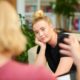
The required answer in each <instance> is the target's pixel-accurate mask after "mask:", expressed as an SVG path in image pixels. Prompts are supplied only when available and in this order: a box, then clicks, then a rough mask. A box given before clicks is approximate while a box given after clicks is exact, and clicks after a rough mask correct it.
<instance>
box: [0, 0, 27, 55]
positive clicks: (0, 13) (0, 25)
mask: <svg viewBox="0 0 80 80" xmlns="http://www.w3.org/2000/svg"><path fill="white" fill-rule="evenodd" d="M25 45H26V38H25V36H24V35H23V33H22V31H21V28H20V20H19V16H18V14H17V12H16V10H15V9H14V8H13V6H12V5H10V4H9V3H8V2H7V1H5V0H3V1H2V0H1V1H0V52H4V51H12V52H13V53H15V54H16V53H17V54H19V53H21V52H22V51H24V50H25Z"/></svg>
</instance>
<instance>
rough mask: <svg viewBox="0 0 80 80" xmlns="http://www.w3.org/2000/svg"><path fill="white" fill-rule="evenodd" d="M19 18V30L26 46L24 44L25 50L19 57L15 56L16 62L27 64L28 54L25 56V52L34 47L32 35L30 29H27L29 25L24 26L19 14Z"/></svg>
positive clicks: (22, 18)
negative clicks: (25, 41)
mask: <svg viewBox="0 0 80 80" xmlns="http://www.w3.org/2000/svg"><path fill="white" fill-rule="evenodd" d="M19 16H20V20H21V30H22V32H23V34H24V35H25V36H26V40H27V44H26V50H25V51H24V52H23V53H22V54H21V55H19V56H16V58H15V59H16V60H17V61H20V62H24V63H26V62H28V54H27V51H28V50H29V49H30V48H31V47H33V46H35V43H34V40H35V39H34V33H33V31H32V30H31V29H29V25H28V24H25V23H23V20H25V19H24V18H25V17H23V16H22V15H21V14H19Z"/></svg>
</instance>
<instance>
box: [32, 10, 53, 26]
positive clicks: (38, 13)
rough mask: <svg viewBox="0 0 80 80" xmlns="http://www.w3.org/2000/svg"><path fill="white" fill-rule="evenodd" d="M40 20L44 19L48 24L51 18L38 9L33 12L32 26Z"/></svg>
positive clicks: (50, 22)
mask: <svg viewBox="0 0 80 80" xmlns="http://www.w3.org/2000/svg"><path fill="white" fill-rule="evenodd" d="M40 20H45V21H46V22H48V23H49V24H52V21H51V19H50V18H49V17H47V16H46V15H45V14H44V12H43V11H42V10H38V11H36V12H35V13H34V14H33V21H32V26H33V25H34V24H35V23H36V22H38V21H40Z"/></svg>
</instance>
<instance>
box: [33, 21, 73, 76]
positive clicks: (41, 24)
mask: <svg viewBox="0 0 80 80" xmlns="http://www.w3.org/2000/svg"><path fill="white" fill-rule="evenodd" d="M33 31H34V33H35V38H36V39H35V42H36V44H38V45H40V46H41V49H40V52H39V54H38V55H37V58H36V61H35V64H36V65H44V64H46V58H45V50H46V43H48V44H49V45H51V46H52V47H55V46H56V44H57V33H56V32H55V31H54V29H53V26H52V24H51V23H48V22H46V21H45V20H39V21H37V22H36V23H35V24H34V25H33ZM72 63H73V60H72V58H71V57H63V58H61V59H60V63H59V65H58V68H57V70H56V72H55V75H56V76H59V75H61V74H64V73H66V72H68V71H69V70H70V68H71V66H72ZM64 64H65V65H64ZM63 67H65V69H63Z"/></svg>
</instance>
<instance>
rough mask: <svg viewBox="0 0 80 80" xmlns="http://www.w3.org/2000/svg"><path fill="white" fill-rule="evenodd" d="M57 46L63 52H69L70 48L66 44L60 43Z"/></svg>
mask: <svg viewBox="0 0 80 80" xmlns="http://www.w3.org/2000/svg"><path fill="white" fill-rule="evenodd" d="M59 46H60V48H61V49H64V50H70V46H69V45H67V44H64V43H60V44H59Z"/></svg>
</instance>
